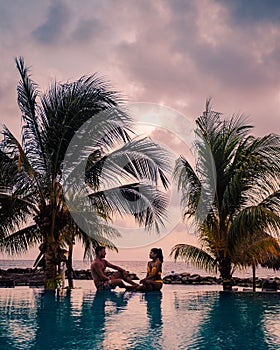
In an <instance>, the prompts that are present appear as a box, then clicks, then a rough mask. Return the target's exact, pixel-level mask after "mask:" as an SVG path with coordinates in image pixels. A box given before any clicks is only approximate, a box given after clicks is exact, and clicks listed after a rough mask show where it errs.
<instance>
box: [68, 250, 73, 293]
mask: <svg viewBox="0 0 280 350" xmlns="http://www.w3.org/2000/svg"><path fill="white" fill-rule="evenodd" d="M73 277H74V276H73V245H72V244H71V245H69V250H68V259H67V279H68V287H69V288H74V282H73Z"/></svg>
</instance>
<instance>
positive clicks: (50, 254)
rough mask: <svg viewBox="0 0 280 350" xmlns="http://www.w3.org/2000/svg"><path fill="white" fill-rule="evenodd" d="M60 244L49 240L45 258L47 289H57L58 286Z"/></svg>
mask: <svg viewBox="0 0 280 350" xmlns="http://www.w3.org/2000/svg"><path fill="white" fill-rule="evenodd" d="M57 247H58V245H57V244H56V242H48V244H47V248H46V252H45V259H46V268H45V289H56V288H57V281H56V277H57V264H56V251H57Z"/></svg>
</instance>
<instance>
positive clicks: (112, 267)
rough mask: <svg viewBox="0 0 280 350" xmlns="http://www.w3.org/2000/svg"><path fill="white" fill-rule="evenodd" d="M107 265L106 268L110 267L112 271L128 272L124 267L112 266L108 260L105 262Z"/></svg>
mask: <svg viewBox="0 0 280 350" xmlns="http://www.w3.org/2000/svg"><path fill="white" fill-rule="evenodd" d="M105 264H106V267H110V268H111V269H114V270H117V271H120V272H126V270H125V269H123V268H122V267H120V266H117V265H114V264H111V263H110V262H109V261H107V260H105Z"/></svg>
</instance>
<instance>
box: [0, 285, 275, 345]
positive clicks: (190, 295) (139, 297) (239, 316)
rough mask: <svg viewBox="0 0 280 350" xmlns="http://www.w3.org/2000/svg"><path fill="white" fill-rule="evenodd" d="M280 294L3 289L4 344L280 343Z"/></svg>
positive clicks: (0, 326)
mask: <svg viewBox="0 0 280 350" xmlns="http://www.w3.org/2000/svg"><path fill="white" fill-rule="evenodd" d="M279 295H280V293H255V294H253V293H242V292H241V293H239V292H238V293H227V292H218V291H210V292H206V291H196V292H189V291H188V290H187V289H186V288H178V287H176V286H171V285H170V286H168V285H167V286H164V288H163V290H162V291H161V292H151V293H146V294H142V293H132V292H123V291H120V290H117V291H113V292H99V293H96V292H95V291H92V290H84V289H74V290H72V291H70V292H69V293H66V294H65V296H64V297H61V296H60V297H58V296H57V295H55V294H54V293H51V292H44V291H43V290H39V289H27V288H25V289H20V288H15V289H0V321H1V323H0V349H1V350H2V349H3V350H4V349H5V350H6V349H9V350H11V349H17V350H19V349H52V350H54V349H96V350H99V349H100V350H101V349H104V350H118V349H120V350H123V349H135V350H136V349H137V350H141V349H149V350H152V349H166V350H169V349H170V350H172V349H184V350H186V349H188V350H189V349H211V350H212V349H214V350H215V349H246V350H249V349H258V350H262V349H279V348H280V346H279V344H280V325H279V319H280V305H279Z"/></svg>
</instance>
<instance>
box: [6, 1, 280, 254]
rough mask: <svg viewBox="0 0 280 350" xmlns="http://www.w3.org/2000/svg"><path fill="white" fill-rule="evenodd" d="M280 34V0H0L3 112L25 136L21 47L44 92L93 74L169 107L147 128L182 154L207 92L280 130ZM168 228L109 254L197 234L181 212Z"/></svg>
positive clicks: (132, 100) (261, 128)
mask: <svg viewBox="0 0 280 350" xmlns="http://www.w3.org/2000/svg"><path fill="white" fill-rule="evenodd" d="M279 39H280V2H279V1H277V0H266V1H262V0H251V1H242V0H200V1H195V0H172V1H171V0H169V1H165V0H154V1H149V0H135V1H129V0H115V1H113V0H103V1H99V0H96V1H95V0H83V1H75V0H54V1H47V0H44V1H37V0H25V1H22V0H13V1H6V0H0V57H1V64H0V77H1V79H0V117H1V119H0V121H1V123H2V124H5V125H6V126H8V128H9V129H10V130H11V131H12V132H14V133H15V134H16V135H17V136H20V128H21V120H20V112H19V109H18V106H17V99H16V86H17V83H18V80H19V76H18V74H17V71H16V68H15V60H14V59H15V57H19V56H23V57H24V59H25V62H26V64H27V65H28V66H30V68H31V72H32V78H33V79H34V80H35V81H36V82H37V83H38V84H39V86H40V88H41V90H42V91H44V90H46V89H47V88H48V87H49V86H50V84H51V83H52V82H54V81H55V80H56V81H59V82H60V81H61V82H65V81H73V80H76V79H78V78H79V77H81V76H83V75H90V74H94V73H97V74H98V75H99V76H102V77H104V79H105V80H108V81H109V82H110V84H111V86H112V87H113V89H115V90H117V91H119V92H121V94H122V96H123V99H124V100H125V101H126V103H127V104H128V105H132V106H133V105H134V104H137V103H138V104H139V103H141V104H142V106H146V107H147V106H148V107H151V106H154V105H156V106H165V107H164V108H167V109H169V110H172V111H173V112H172V113H173V115H174V113H175V114H176V118H175V119H174V118H173V119H172V118H171V119H170V120H169V119H168V118H165V113H163V114H161V118H160V120H159V121H157V125H156V126H162V129H158V128H154V129H153V131H152V132H151V135H152V136H154V137H155V139H156V140H160V142H161V143H162V144H163V145H166V146H167V147H171V148H173V151H175V152H176V154H179V153H181V152H182V153H183V154H184V152H185V150H184V147H183V146H182V143H185V142H184V141H185V140H183V142H182V140H180V141H178V142H177V141H176V140H177V139H176V136H178V130H184V129H185V128H187V127H188V125H190V124H192V123H193V122H194V120H195V119H196V118H197V117H198V116H199V115H200V114H201V113H202V112H203V110H204V107H205V101H206V99H207V98H209V97H211V99H212V105H213V109H214V110H216V111H219V112H222V113H223V114H224V117H225V118H226V117H229V116H231V115H233V114H244V115H245V116H247V117H248V120H249V122H250V123H251V124H252V125H254V126H255V128H254V129H253V131H252V133H253V134H255V135H257V136H262V135H265V134H268V133H279V132H280V126H279V121H278V120H279V107H280V40H279ZM142 112H143V110H142ZM172 113H171V114H172ZM153 123H154V121H153V120H150V121H149V120H147V118H146V119H145V124H146V125H150V124H153ZM170 133H171V135H172V137H170ZM173 136H174V137H173ZM178 138H179V139H180V135H179V136H178ZM174 140H175V141H174ZM172 141H174V142H173V144H172ZM187 141H189V137H188V140H187ZM187 143H188V142H187ZM178 210H179V209H178ZM177 214H178V213H176V215H177ZM170 231H172V232H171V233H168V234H166V235H165V236H164V237H162V238H161V239H160V240H159V241H157V240H156V239H154V238H151V239H150V242H149V245H145V246H144V247H132V248H126V249H124V248H122V249H120V250H119V253H118V254H116V253H112V252H109V253H108V255H107V256H108V258H109V259H113V260H131V259H133V260H146V259H148V253H149V249H150V247H152V246H156V247H162V248H163V251H164V254H165V256H166V257H167V258H168V255H169V253H170V249H171V247H172V246H173V245H174V244H176V243H182V242H188V243H193V242H195V241H196V240H195V236H194V234H189V233H188V232H187V231H188V229H187V228H186V226H184V225H183V224H181V223H180V220H179V221H178V225H177V226H176V225H175V226H174V225H173V226H172V228H170ZM144 241H145V240H144ZM36 253H37V250H36V251H32V252H30V253H29V254H27V255H26V256H24V258H29V257H33V256H35V255H36ZM75 254H76V258H77V259H81V258H82V252H81V249H80V248H78V249H76V253H75Z"/></svg>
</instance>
